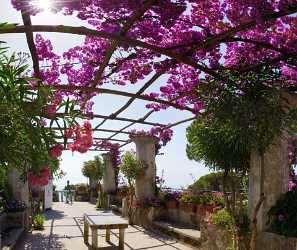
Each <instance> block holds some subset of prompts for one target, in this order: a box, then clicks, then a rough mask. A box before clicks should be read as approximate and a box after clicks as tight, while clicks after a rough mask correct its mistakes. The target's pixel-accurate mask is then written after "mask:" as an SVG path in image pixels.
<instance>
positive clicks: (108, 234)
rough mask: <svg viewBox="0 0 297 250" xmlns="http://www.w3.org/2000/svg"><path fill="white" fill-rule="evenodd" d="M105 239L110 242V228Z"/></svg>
mask: <svg viewBox="0 0 297 250" xmlns="http://www.w3.org/2000/svg"><path fill="white" fill-rule="evenodd" d="M105 240H106V242H110V229H106V235H105Z"/></svg>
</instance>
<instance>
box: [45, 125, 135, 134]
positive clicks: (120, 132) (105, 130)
mask: <svg viewBox="0 0 297 250" xmlns="http://www.w3.org/2000/svg"><path fill="white" fill-rule="evenodd" d="M48 129H52V130H55V131H59V130H66V129H68V128H64V127H61V128H58V127H52V128H50V127H48ZM93 131H94V132H96V131H99V132H106V133H119V134H126V135H130V134H131V133H129V132H126V131H119V130H112V129H103V128H101V129H93Z"/></svg>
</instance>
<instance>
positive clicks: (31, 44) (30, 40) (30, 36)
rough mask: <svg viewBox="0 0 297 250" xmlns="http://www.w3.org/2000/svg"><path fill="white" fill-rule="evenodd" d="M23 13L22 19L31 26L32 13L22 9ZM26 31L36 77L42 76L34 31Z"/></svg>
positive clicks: (26, 24)
mask: <svg viewBox="0 0 297 250" xmlns="http://www.w3.org/2000/svg"><path fill="white" fill-rule="evenodd" d="M21 13H22V19H23V22H24V25H25V26H27V27H29V28H30V26H31V25H32V23H31V18H30V15H29V14H28V13H26V12H24V11H22V12H21ZM25 33H26V39H27V44H28V47H29V50H30V54H31V57H32V62H33V69H34V73H35V77H37V78H40V68H39V61H38V55H37V51H36V46H35V43H34V37H33V32H32V31H30V30H27V31H26V32H25Z"/></svg>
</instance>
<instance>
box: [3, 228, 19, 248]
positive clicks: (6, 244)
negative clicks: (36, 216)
mask: <svg viewBox="0 0 297 250" xmlns="http://www.w3.org/2000/svg"><path fill="white" fill-rule="evenodd" d="M23 232H24V228H13V229H11V230H9V231H8V232H7V236H6V237H5V238H4V239H2V248H1V250H11V249H13V247H14V245H15V244H16V242H17V241H18V239H19V238H20V237H21V236H22V234H23Z"/></svg>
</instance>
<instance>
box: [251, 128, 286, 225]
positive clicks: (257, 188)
mask: <svg viewBox="0 0 297 250" xmlns="http://www.w3.org/2000/svg"><path fill="white" fill-rule="evenodd" d="M261 158H262V159H261ZM261 165H262V166H261ZM261 169H262V170H261ZM289 172H290V171H289V159H288V135H287V133H283V134H282V136H280V137H279V138H276V140H275V141H274V142H273V143H272V144H271V146H270V147H269V148H268V150H267V151H266V152H265V153H264V155H263V156H262V157H261V156H259V155H258V154H256V153H252V155H251V162H250V173H249V212H250V215H253V213H254V210H255V207H256V205H257V203H258V202H259V199H260V195H261V193H264V196H265V199H264V202H263V203H262V206H261V209H260V210H259V212H258V216H257V219H258V221H257V229H258V231H264V230H265V229H267V225H266V223H267V219H268V217H267V212H268V211H269V209H270V208H271V207H272V206H273V205H274V204H275V203H276V201H277V200H278V199H279V197H280V196H281V195H282V194H283V193H285V192H287V190H288V180H289Z"/></svg>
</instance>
